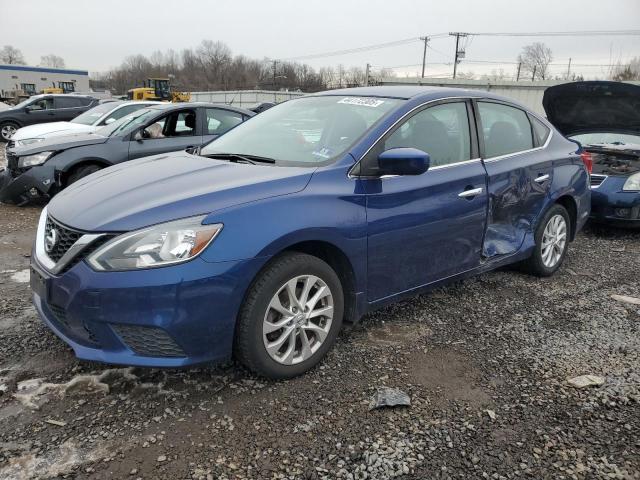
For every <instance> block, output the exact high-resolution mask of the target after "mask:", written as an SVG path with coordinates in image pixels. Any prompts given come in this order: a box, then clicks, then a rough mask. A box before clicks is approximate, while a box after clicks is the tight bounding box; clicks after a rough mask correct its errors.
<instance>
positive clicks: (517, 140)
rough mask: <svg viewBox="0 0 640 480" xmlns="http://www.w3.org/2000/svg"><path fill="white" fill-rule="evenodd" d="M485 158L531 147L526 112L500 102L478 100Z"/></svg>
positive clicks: (531, 140)
mask: <svg viewBox="0 0 640 480" xmlns="http://www.w3.org/2000/svg"><path fill="white" fill-rule="evenodd" d="M478 109H479V111H480V122H481V123H482V135H483V138H484V156H485V158H493V157H499V156H501V155H508V154H510V153H517V152H522V151H524V150H529V149H531V148H533V135H532V133H531V124H530V123H529V119H528V117H527V114H526V113H525V112H524V111H523V110H520V109H519V108H515V107H510V106H508V105H502V104H500V103H489V102H478Z"/></svg>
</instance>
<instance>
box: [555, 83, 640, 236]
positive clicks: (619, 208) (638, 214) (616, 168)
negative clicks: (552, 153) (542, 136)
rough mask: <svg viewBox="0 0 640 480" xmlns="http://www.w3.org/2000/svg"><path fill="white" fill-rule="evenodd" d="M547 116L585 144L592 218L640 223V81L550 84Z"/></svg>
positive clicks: (639, 225)
mask: <svg viewBox="0 0 640 480" xmlns="http://www.w3.org/2000/svg"><path fill="white" fill-rule="evenodd" d="M543 106H544V109H545V112H546V114H547V118H548V120H549V121H550V122H551V123H553V125H555V127H556V128H557V129H558V130H559V131H560V132H561V133H562V134H563V135H565V136H566V137H567V138H569V139H572V140H574V141H576V142H578V143H579V144H580V145H581V146H582V156H583V158H584V160H585V162H586V163H587V164H588V165H589V168H590V173H591V189H592V193H591V217H592V219H593V220H594V221H596V222H602V223H611V224H616V225H619V226H633V227H640V85H633V84H629V83H622V82H604V81H592V82H573V83H566V84H562V85H557V86H553V87H549V88H548V89H547V90H546V91H545V94H544V98H543Z"/></svg>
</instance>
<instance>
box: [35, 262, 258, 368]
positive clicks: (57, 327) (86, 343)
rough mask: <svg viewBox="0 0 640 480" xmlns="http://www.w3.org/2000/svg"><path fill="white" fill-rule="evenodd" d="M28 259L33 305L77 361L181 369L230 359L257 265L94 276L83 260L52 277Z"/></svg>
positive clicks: (184, 267) (224, 264)
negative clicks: (73, 353) (240, 315)
mask: <svg viewBox="0 0 640 480" xmlns="http://www.w3.org/2000/svg"><path fill="white" fill-rule="evenodd" d="M35 257H36V255H33V256H32V261H31V268H32V271H31V276H32V278H31V286H32V290H33V303H34V305H35V307H36V310H37V311H38V313H39V315H40V317H41V318H42V320H43V321H44V323H45V324H46V325H47V326H48V327H49V328H50V329H51V330H53V332H54V333H55V334H56V335H58V336H59V337H60V338H61V339H62V340H64V341H65V342H66V343H67V344H68V345H70V346H71V348H72V349H73V350H74V352H75V354H76V356H77V357H78V358H80V359H83V360H91V361H98V362H104V363H111V364H121V365H135V366H145V367H183V366H187V365H192V364H197V363H202V362H216V361H223V360H226V359H228V358H230V356H231V353H232V346H233V336H234V329H235V323H236V317H237V314H238V310H239V308H240V305H241V302H242V299H243V297H244V294H245V289H246V288H247V287H248V285H249V284H250V282H251V280H252V279H253V277H254V276H255V274H256V273H257V272H258V270H259V269H260V267H261V265H262V264H263V263H264V259H260V258H255V259H252V260H242V261H232V262H220V263H209V262H206V261H204V260H202V259H200V258H199V257H198V258H195V259H193V260H192V261H190V262H186V263H184V264H181V265H174V266H170V267H164V268H157V269H148V270H139V271H130V272H96V271H94V270H92V269H91V268H90V267H89V266H88V265H87V264H86V263H85V262H84V261H81V262H79V263H77V264H76V265H74V266H73V267H72V268H71V269H70V270H68V271H67V272H65V273H63V274H62V275H60V276H53V275H51V274H49V273H47V271H46V270H45V269H44V267H43V266H42V265H41V264H40V263H39V262H38V260H37V258H35Z"/></svg>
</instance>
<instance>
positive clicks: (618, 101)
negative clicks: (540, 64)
mask: <svg viewBox="0 0 640 480" xmlns="http://www.w3.org/2000/svg"><path fill="white" fill-rule="evenodd" d="M542 106H543V107H544V111H545V112H546V114H547V119H548V120H549V121H550V122H551V123H552V124H553V125H554V126H555V127H556V128H557V129H558V130H559V131H560V133H562V134H563V135H565V136H571V135H577V134H579V133H595V132H618V133H631V134H640V86H638V85H631V84H629V83H621V82H573V83H564V84H562V85H556V86H554V87H549V88H547V89H546V90H545V92H544V96H543V98H542Z"/></svg>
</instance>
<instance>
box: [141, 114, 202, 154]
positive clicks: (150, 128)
mask: <svg viewBox="0 0 640 480" xmlns="http://www.w3.org/2000/svg"><path fill="white" fill-rule="evenodd" d="M197 112H198V109H196V108H186V109H184V110H178V111H173V112H171V113H169V114H167V115H164V116H162V117H160V118H157V119H155V120H154V121H153V123H151V124H150V125H147V126H146V127H145V128H144V129H143V131H144V135H143V138H142V139H141V140H135V139H134V138H132V139H131V141H130V142H129V160H133V159H135V158H140V157H148V156H150V155H157V154H160V153H166V152H175V151H179V150H185V149H187V148H190V147H198V146H200V145H201V144H202V134H201V131H200V128H199V127H198V123H197V117H196V115H197ZM134 136H135V134H134Z"/></svg>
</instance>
